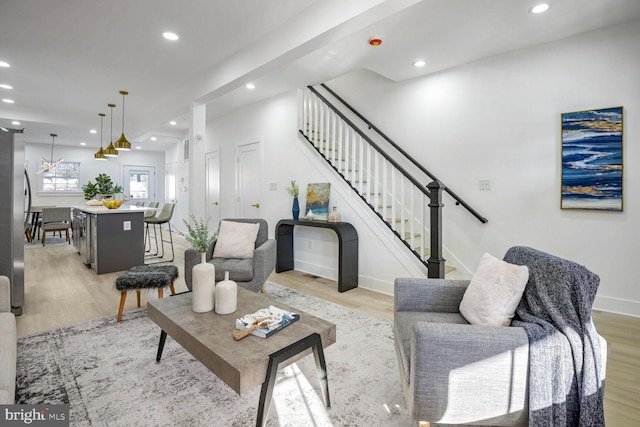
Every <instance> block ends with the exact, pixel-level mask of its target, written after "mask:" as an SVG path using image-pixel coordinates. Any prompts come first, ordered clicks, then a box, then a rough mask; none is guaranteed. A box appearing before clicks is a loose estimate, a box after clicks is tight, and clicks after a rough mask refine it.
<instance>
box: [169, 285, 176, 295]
mask: <svg viewBox="0 0 640 427" xmlns="http://www.w3.org/2000/svg"><path fill="white" fill-rule="evenodd" d="M169 289H171V295H175V294H176V290H175V288H174V287H173V283H171V284H170V285H169Z"/></svg>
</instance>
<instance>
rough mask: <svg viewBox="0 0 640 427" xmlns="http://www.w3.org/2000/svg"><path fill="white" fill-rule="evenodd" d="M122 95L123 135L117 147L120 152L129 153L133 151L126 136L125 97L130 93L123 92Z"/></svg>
mask: <svg viewBox="0 0 640 427" xmlns="http://www.w3.org/2000/svg"><path fill="white" fill-rule="evenodd" d="M120 95H122V135H120V138H118V140H117V141H116V144H115V145H116V148H117V149H118V150H122V151H129V150H131V143H130V142H129V141H127V138H126V137H125V136H124V97H125V95H129V92H127V91H124V90H121V91H120Z"/></svg>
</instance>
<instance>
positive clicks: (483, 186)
mask: <svg viewBox="0 0 640 427" xmlns="http://www.w3.org/2000/svg"><path fill="white" fill-rule="evenodd" d="M478 188H479V189H480V190H483V191H486V190H491V180H488V179H481V180H479V181H478Z"/></svg>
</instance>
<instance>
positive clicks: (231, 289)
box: [216, 271, 238, 314]
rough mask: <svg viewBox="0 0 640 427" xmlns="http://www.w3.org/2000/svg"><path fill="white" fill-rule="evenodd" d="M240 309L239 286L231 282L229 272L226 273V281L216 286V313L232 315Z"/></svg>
mask: <svg viewBox="0 0 640 427" xmlns="http://www.w3.org/2000/svg"><path fill="white" fill-rule="evenodd" d="M237 309H238V284H237V283H236V282H234V281H233V280H229V272H228V271H225V272H224V280H223V281H222V282H219V283H218V284H217V285H216V313H218V314H230V313H233V312H234V311H236V310H237Z"/></svg>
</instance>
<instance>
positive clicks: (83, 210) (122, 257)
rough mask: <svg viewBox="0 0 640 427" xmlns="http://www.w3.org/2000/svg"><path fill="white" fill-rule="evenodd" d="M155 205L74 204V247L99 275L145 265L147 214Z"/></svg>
mask: <svg viewBox="0 0 640 427" xmlns="http://www.w3.org/2000/svg"><path fill="white" fill-rule="evenodd" d="M148 210H155V209H153V208H145V207H138V206H128V205H123V206H120V207H119V208H118V209H108V208H106V207H104V206H73V207H72V213H73V234H74V242H73V243H74V246H75V247H76V249H77V250H78V253H79V254H80V256H81V258H82V261H83V262H84V263H85V264H86V265H87V267H91V268H92V269H93V270H95V272H96V273H97V274H104V273H112V272H114V271H123V270H128V269H130V268H131V267H135V266H137V265H143V264H144V213H145V211H148Z"/></svg>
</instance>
